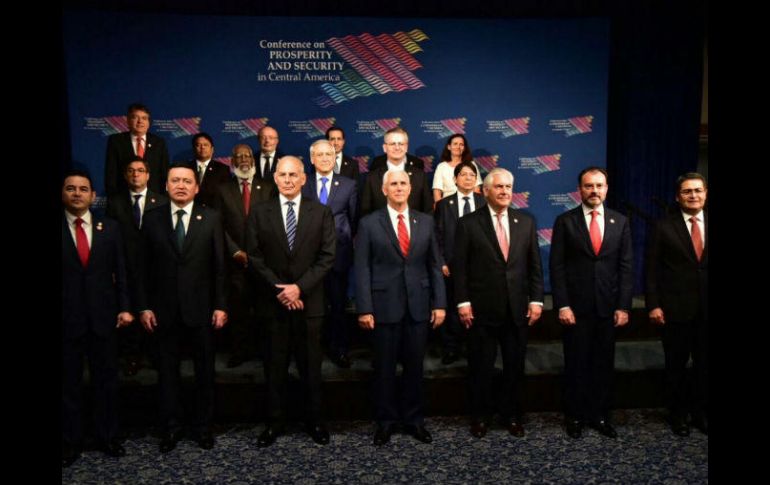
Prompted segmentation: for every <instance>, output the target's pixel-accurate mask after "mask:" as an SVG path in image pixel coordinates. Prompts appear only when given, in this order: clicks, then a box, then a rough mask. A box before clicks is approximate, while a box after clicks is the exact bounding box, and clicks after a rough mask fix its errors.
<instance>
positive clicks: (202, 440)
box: [196, 431, 214, 450]
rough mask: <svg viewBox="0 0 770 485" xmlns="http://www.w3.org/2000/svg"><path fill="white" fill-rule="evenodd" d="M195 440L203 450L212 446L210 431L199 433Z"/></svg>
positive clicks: (212, 437)
mask: <svg viewBox="0 0 770 485" xmlns="http://www.w3.org/2000/svg"><path fill="white" fill-rule="evenodd" d="M196 441H197V442H198V446H200V447H201V448H203V449H204V450H210V449H212V448H213V447H214V435H213V434H211V431H205V432H203V433H201V434H200V435H198V439H197V440H196Z"/></svg>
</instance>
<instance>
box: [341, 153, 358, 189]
mask: <svg viewBox="0 0 770 485" xmlns="http://www.w3.org/2000/svg"><path fill="white" fill-rule="evenodd" d="M339 174H340V175H342V176H345V177H347V178H349V179H352V180H353V181H355V182H356V183H358V176H359V170H358V163H356V161H355V160H353V159H352V158H350V157H346V156H345V154H344V153H343V154H342V162H341V163H340V173H339Z"/></svg>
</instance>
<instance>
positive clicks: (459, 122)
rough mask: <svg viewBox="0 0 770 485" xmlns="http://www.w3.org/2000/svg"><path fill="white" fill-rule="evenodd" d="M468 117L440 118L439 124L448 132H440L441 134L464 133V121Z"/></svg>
mask: <svg viewBox="0 0 770 485" xmlns="http://www.w3.org/2000/svg"><path fill="white" fill-rule="evenodd" d="M466 121H468V118H451V119H448V120H441V124H442V125H444V126H446V128H447V130H449V131H448V132H444V133H442V135H441V136H449V135H454V134H462V135H464V134H465V122H466Z"/></svg>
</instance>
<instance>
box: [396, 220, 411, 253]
mask: <svg viewBox="0 0 770 485" xmlns="http://www.w3.org/2000/svg"><path fill="white" fill-rule="evenodd" d="M398 245H399V246H401V252H402V253H404V257H406V256H407V255H408V254H409V232H408V231H407V230H406V224H404V214H399V215H398Z"/></svg>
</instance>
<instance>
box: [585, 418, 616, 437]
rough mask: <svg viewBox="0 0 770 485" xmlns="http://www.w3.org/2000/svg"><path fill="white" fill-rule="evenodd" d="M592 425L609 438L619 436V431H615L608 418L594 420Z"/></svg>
mask: <svg viewBox="0 0 770 485" xmlns="http://www.w3.org/2000/svg"><path fill="white" fill-rule="evenodd" d="M591 427H592V428H593V429H595V430H596V431H598V432H599V434H603V435H604V436H606V437H607V438H613V439H614V438H617V437H618V433H617V431H615V428H613V427H612V425H611V424H610V422H609V421H607V420H606V419H600V420H599V421H594V422H593V423H591Z"/></svg>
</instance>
